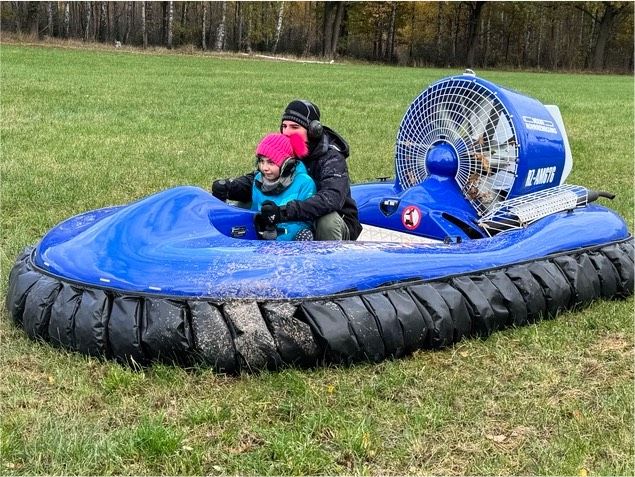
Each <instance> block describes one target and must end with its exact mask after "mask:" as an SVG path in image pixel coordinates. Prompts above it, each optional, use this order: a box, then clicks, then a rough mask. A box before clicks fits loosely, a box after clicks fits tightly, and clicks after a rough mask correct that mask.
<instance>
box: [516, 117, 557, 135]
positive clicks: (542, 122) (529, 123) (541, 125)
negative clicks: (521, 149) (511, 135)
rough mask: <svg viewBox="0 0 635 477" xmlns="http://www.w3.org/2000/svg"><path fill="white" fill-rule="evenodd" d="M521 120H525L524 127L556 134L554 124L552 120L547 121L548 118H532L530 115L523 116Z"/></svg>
mask: <svg viewBox="0 0 635 477" xmlns="http://www.w3.org/2000/svg"><path fill="white" fill-rule="evenodd" d="M523 121H524V122H525V127H526V128H527V129H532V130H534V131H541V132H545V133H550V134H558V130H557V129H556V126H555V125H554V124H553V121H549V120H548V119H539V118H532V117H530V116H523Z"/></svg>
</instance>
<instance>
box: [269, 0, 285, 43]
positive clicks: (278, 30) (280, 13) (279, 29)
mask: <svg viewBox="0 0 635 477" xmlns="http://www.w3.org/2000/svg"><path fill="white" fill-rule="evenodd" d="M283 16H284V2H280V8H279V9H278V21H277V22H276V39H275V40H274V42H273V49H272V50H271V51H272V52H273V54H274V55H275V54H276V50H277V49H278V43H279V42H280V33H281V32H282V17H283Z"/></svg>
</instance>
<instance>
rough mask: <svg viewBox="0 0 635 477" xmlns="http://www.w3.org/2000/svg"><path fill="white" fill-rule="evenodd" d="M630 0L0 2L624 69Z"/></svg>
mask: <svg viewBox="0 0 635 477" xmlns="http://www.w3.org/2000/svg"><path fill="white" fill-rule="evenodd" d="M633 5H634V4H633V2H630V1H627V2H611V1H601V2H483V1H454V2H342V1H340V2H312V1H307V2H267V1H263V2H228V1H216V2H105V1H101V2H75V1H73V2H69V1H58V2H15V1H13V2H6V1H3V2H0V20H1V25H0V27H1V28H2V30H3V31H5V32H6V31H10V32H15V33H17V34H19V35H26V36H29V37H32V38H44V37H49V38H62V39H81V40H83V41H86V42H108V43H113V44H116V45H117V46H119V45H133V46H140V47H143V48H147V47H151V46H163V47H166V48H179V47H184V46H192V47H194V48H200V49H201V50H215V51H232V52H239V51H240V52H248V53H251V52H259V53H267V54H283V55H295V56H300V57H321V58H324V59H327V60H331V59H334V58H336V57H338V56H342V57H350V58H357V59H362V60H368V61H379V62H385V63H394V64H401V65H414V66H438V67H446V66H458V67H463V66H471V67H488V68H495V67H513V68H544V69H550V70H558V69H567V70H594V71H607V70H610V71H621V72H632V71H633V56H634V50H633V43H634V42H633Z"/></svg>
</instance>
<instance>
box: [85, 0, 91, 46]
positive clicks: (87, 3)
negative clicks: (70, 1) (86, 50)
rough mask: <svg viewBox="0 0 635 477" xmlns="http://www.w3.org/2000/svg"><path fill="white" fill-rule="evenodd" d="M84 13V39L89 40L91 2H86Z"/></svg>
mask: <svg viewBox="0 0 635 477" xmlns="http://www.w3.org/2000/svg"><path fill="white" fill-rule="evenodd" d="M84 10H85V11H84V15H85V20H86V26H85V28H84V41H88V40H89V36H88V35H89V31H90V14H91V4H90V2H84Z"/></svg>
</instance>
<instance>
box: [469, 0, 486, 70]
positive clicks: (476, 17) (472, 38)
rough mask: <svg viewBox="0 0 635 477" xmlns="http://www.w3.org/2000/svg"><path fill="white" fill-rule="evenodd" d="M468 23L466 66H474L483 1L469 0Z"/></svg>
mask: <svg viewBox="0 0 635 477" xmlns="http://www.w3.org/2000/svg"><path fill="white" fill-rule="evenodd" d="M467 5H468V7H469V8H468V13H469V17H468V23H467V45H468V48H467V58H466V64H467V66H474V58H475V57H476V49H477V48H478V41H479V35H480V29H481V28H480V27H481V13H482V12H483V6H484V5H485V2H469V3H468V4H467Z"/></svg>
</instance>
